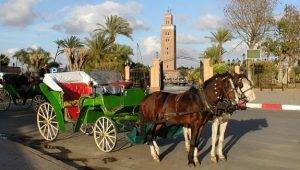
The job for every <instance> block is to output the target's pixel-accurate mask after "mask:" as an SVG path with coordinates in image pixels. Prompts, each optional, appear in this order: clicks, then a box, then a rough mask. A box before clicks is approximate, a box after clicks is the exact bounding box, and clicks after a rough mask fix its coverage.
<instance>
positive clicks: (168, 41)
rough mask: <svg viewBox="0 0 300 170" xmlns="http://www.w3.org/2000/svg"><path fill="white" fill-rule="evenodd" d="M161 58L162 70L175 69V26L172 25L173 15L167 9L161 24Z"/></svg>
mask: <svg viewBox="0 0 300 170" xmlns="http://www.w3.org/2000/svg"><path fill="white" fill-rule="evenodd" d="M160 55H161V60H162V61H163V70H176V26H175V25H173V15H172V13H171V10H168V11H167V12H166V13H165V16H164V22H163V24H162V26H161V54H160Z"/></svg>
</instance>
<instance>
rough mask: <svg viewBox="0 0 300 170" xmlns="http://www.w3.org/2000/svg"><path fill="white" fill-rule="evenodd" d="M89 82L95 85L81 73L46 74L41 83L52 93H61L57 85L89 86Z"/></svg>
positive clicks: (90, 78) (91, 79) (87, 76)
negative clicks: (80, 84)
mask: <svg viewBox="0 0 300 170" xmlns="http://www.w3.org/2000/svg"><path fill="white" fill-rule="evenodd" d="M90 81H93V84H94V85H97V82H96V81H95V80H94V79H93V78H92V77H90V76H89V75H88V74H86V73H85V72H83V71H74V72H62V73H47V74H45V77H44V79H43V82H44V83H45V84H46V85H47V86H48V87H50V88H51V89H52V90H54V91H63V90H62V88H61V87H60V86H59V83H85V84H87V85H89V82H90Z"/></svg>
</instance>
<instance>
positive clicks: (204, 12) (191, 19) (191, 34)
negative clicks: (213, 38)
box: [0, 0, 300, 67]
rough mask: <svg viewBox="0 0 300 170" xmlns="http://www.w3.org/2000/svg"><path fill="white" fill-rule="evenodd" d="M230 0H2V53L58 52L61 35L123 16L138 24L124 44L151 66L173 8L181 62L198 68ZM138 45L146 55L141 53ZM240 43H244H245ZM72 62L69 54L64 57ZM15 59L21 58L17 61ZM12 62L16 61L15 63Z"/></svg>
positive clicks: (235, 53)
mask: <svg viewBox="0 0 300 170" xmlns="http://www.w3.org/2000/svg"><path fill="white" fill-rule="evenodd" d="M227 3H228V0H189V1H187V0H143V1H142V0H137V1H132V0H119V1H116V0H105V1H104V0H64V1H58V0H0V53H5V54H7V55H9V56H11V55H12V54H13V53H14V52H15V51H16V50H18V49H21V48H28V47H32V48H37V47H42V48H44V49H46V50H48V51H50V52H51V53H52V55H53V54H55V52H56V48H57V46H56V44H55V43H54V41H55V40H57V39H64V38H67V37H69V36H71V35H76V36H78V37H80V38H81V39H82V40H84V38H86V37H89V36H90V34H91V33H93V30H94V29H95V28H96V27H97V23H100V24H102V23H104V17H105V16H109V15H112V14H113V15H119V16H121V17H124V18H126V19H127V20H128V21H129V23H130V25H131V26H132V28H133V40H130V39H128V38H125V37H119V38H118V39H117V42H118V43H121V44H127V45H129V46H131V47H132V48H133V49H134V53H135V54H134V55H133V56H131V58H132V60H133V61H135V62H143V63H144V64H147V65H150V64H151V60H152V58H154V57H155V56H156V52H160V27H161V25H162V21H163V16H164V14H165V12H166V11H167V10H168V9H171V11H172V14H173V15H174V24H175V25H176V28H177V57H178V58H193V60H184V59H178V61H177V62H178V65H179V66H194V67H195V66H198V65H199V63H198V62H197V61H198V60H199V57H200V54H201V53H202V52H203V51H204V50H205V49H206V48H207V47H209V46H211V45H212V43H211V42H210V41H209V39H208V38H206V37H207V36H209V35H210V32H213V31H216V30H217V29H218V28H219V27H222V26H224V24H225V22H224V21H225V19H224V13H223V9H224V6H225V5H226V4H227ZM284 4H293V5H295V6H296V7H298V8H299V7H300V0H281V1H279V4H278V6H277V7H276V9H275V15H280V14H281V13H282V10H283V6H284ZM137 43H138V44H139V47H140V51H141V55H142V58H141V57H137V55H136V51H137V50H136V49H137V48H136V47H137ZM239 44H240V45H239ZM225 49H226V51H228V52H227V53H226V54H225V55H224V58H225V59H236V58H240V57H241V56H242V54H243V53H245V50H246V46H245V45H244V44H241V43H240V40H238V39H235V40H232V41H230V42H228V43H226V44H225ZM58 60H59V61H60V62H61V63H63V64H65V63H66V58H65V56H63V55H61V56H59V59H58ZM12 62H15V61H12ZM11 64H12V63H11Z"/></svg>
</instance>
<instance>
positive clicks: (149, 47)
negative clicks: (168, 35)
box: [141, 36, 160, 65]
mask: <svg viewBox="0 0 300 170" xmlns="http://www.w3.org/2000/svg"><path fill="white" fill-rule="evenodd" d="M141 52H142V56H143V59H144V60H145V61H144V63H146V64H148V65H151V62H152V59H153V58H154V57H155V56H156V52H158V53H159V52H160V39H159V37H156V36H149V37H146V38H145V39H144V40H143V41H142V43H141Z"/></svg>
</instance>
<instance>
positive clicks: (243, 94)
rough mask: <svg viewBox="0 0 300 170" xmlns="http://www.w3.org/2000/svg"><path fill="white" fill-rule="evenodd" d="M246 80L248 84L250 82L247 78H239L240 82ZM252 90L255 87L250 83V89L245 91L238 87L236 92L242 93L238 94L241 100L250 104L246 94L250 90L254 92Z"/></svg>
mask: <svg viewBox="0 0 300 170" xmlns="http://www.w3.org/2000/svg"><path fill="white" fill-rule="evenodd" d="M244 78H245V79H246V80H247V81H248V82H250V81H249V79H248V78H247V77H243V78H239V80H241V79H244ZM252 89H253V85H252V84H251V82H250V87H249V88H248V89H246V90H244V91H243V90H242V89H241V88H240V87H239V86H238V85H237V87H236V91H239V92H240V93H238V94H240V96H239V100H241V101H244V102H248V100H247V97H246V95H245V93H246V92H248V91H250V90H252Z"/></svg>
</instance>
